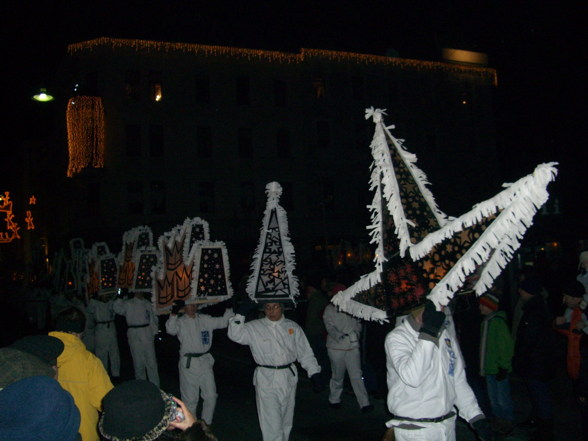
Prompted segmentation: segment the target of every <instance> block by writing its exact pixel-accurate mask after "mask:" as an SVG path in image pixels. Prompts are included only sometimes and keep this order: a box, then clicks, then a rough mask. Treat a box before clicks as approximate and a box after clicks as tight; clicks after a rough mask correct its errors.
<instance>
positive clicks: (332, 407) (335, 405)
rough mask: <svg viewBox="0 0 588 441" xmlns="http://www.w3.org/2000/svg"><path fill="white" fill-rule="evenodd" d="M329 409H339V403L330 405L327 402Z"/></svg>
mask: <svg viewBox="0 0 588 441" xmlns="http://www.w3.org/2000/svg"><path fill="white" fill-rule="evenodd" d="M329 407H330V408H331V409H341V403H331V402H330V401H329Z"/></svg>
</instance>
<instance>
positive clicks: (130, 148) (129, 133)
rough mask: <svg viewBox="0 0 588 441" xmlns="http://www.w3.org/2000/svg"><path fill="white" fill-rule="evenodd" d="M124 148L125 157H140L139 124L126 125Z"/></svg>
mask: <svg viewBox="0 0 588 441" xmlns="http://www.w3.org/2000/svg"><path fill="white" fill-rule="evenodd" d="M126 146H127V156H131V157H137V156H141V126H140V125H139V124H127V126H126Z"/></svg>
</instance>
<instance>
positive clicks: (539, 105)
mask: <svg viewBox="0 0 588 441" xmlns="http://www.w3.org/2000/svg"><path fill="white" fill-rule="evenodd" d="M33 3H34V4H35V6H30V4H33ZM571 3H572V2H556V1H552V0H546V1H542V2H530V1H514V2H513V1H469V2H465V1H462V0H459V1H418V0H413V1H371V0H364V1H345V0H339V1H331V0H323V1H309V0H302V1H291V2H286V1H283V0H276V1H269V2H267V1H266V2H257V1H243V2H223V1H216V2H201V1H174V0H167V1H150V2H142V1H121V0H119V1H95V2H91V3H90V2H87V1H57V2H49V1H48V2H26V1H22V0H18V1H4V2H2V6H1V7H0V17H2V19H1V20H2V26H1V29H2V30H1V32H2V39H1V44H2V59H3V63H2V70H1V74H0V75H2V78H3V79H4V81H3V82H2V84H3V86H4V89H5V90H4V94H3V98H4V105H5V108H4V111H3V114H4V115H5V116H4V117H3V118H2V119H1V120H2V125H1V126H0V127H1V128H2V140H3V141H2V143H1V147H0V148H1V149H2V153H3V157H4V158H5V159H4V161H2V167H1V168H0V171H2V177H3V178H4V177H5V176H7V174H6V169H7V166H9V165H10V159H9V158H10V156H8V154H7V152H8V151H9V150H10V149H11V148H14V146H18V145H19V144H20V143H21V142H22V136H23V127H26V124H28V123H29V121H30V119H31V118H30V114H29V113H27V112H28V111H29V109H30V105H31V104H30V98H29V97H30V95H31V92H32V91H33V90H35V89H36V88H39V87H41V86H42V85H44V84H47V85H50V84H51V81H53V72H54V70H55V67H56V66H57V63H58V62H59V60H60V57H62V56H63V54H65V51H66V47H67V45H68V44H69V43H74V42H78V41H83V40H88V39H92V38H97V37H101V36H106V37H113V38H140V39H150V40H162V41H181V42H191V43H201V44H215V45H230V46H237V47H248V48H259V49H271V50H282V51H292V52H298V51H299V49H300V48H301V47H307V48H316V49H332V50H343V51H350V52H362V53H372V54H385V53H386V51H387V50H389V49H394V50H395V51H397V52H398V54H399V56H400V57H402V58H416V59H422V60H440V53H441V48H442V47H454V48H459V49H470V50H477V51H481V52H486V53H488V55H489V66H490V67H493V68H496V69H497V71H498V79H499V86H498V89H497V93H496V98H497V99H496V103H495V108H496V124H497V141H498V145H499V152H500V154H501V159H502V164H501V170H500V176H497V182H496V187H497V190H498V189H499V185H500V184H501V183H502V182H503V181H504V180H507V181H508V180H515V179H517V178H518V177H521V176H523V175H525V174H528V173H530V172H531V171H532V170H533V168H534V167H535V165H536V164H538V163H540V162H546V161H559V162H560V164H561V165H560V167H559V168H560V173H559V177H558V180H557V182H556V185H557V186H558V190H557V191H558V192H561V194H562V198H563V199H564V202H565V205H567V206H568V209H567V212H568V214H569V215H570V216H579V215H580V214H582V215H583V216H585V215H586V214H585V213H586V207H587V205H588V204H587V201H588V198H587V197H586V194H587V193H588V188H587V186H586V182H585V181H583V178H584V177H585V176H586V168H587V167H586V165H587V160H586V157H587V156H588V155H586V154H585V152H586V150H587V148H586V145H585V141H584V140H585V135H586V130H585V128H584V126H585V125H586V120H587V117H588V115H587V113H588V112H587V111H586V107H587V106H586V103H585V102H584V101H585V99H584V98H585V97H586V96H588V94H587V93H586V70H585V69H584V68H583V66H582V64H586V63H585V61H586V60H585V59H586V55H585V44H584V43H585V40H586V38H585V37H586V35H585V34H586V31H585V29H586V26H585V24H586V23H585V22H586V17H587V14H586V10H585V6H582V5H580V4H579V3H581V2H574V3H577V5H575V6H571ZM566 4H567V5H566ZM562 5H566V6H562ZM358 117H361V116H358ZM0 184H2V187H5V186H6V184H5V179H1V180H0ZM2 191H3V189H2ZM489 196H490V195H489ZM570 206H574V207H576V206H577V208H570ZM585 236H586V238H588V233H586V234H585Z"/></svg>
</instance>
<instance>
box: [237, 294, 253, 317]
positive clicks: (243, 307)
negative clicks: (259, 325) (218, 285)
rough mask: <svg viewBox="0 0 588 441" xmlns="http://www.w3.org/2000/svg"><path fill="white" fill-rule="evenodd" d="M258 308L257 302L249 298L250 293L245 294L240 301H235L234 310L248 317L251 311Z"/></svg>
mask: <svg viewBox="0 0 588 441" xmlns="http://www.w3.org/2000/svg"><path fill="white" fill-rule="evenodd" d="M256 309H257V303H255V302H254V301H253V300H251V299H250V298H249V296H248V295H246V296H243V297H242V298H241V301H240V302H238V303H237V302H235V306H233V311H235V314H240V315H242V316H243V317H247V315H248V314H249V313H250V312H253V311H255V310H256Z"/></svg>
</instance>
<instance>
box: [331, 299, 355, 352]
mask: <svg viewBox="0 0 588 441" xmlns="http://www.w3.org/2000/svg"><path fill="white" fill-rule="evenodd" d="M323 321H324V322H325V328H326V329H327V348H329V349H336V350H341V351H349V350H351V349H355V348H358V347H359V334H360V332H361V322H360V321H359V320H358V319H356V318H355V317H353V316H351V315H349V314H347V313H345V312H342V311H339V310H338V309H337V307H336V306H335V305H333V304H332V303H330V304H329V305H327V307H326V308H325V312H324V313H323Z"/></svg>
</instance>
